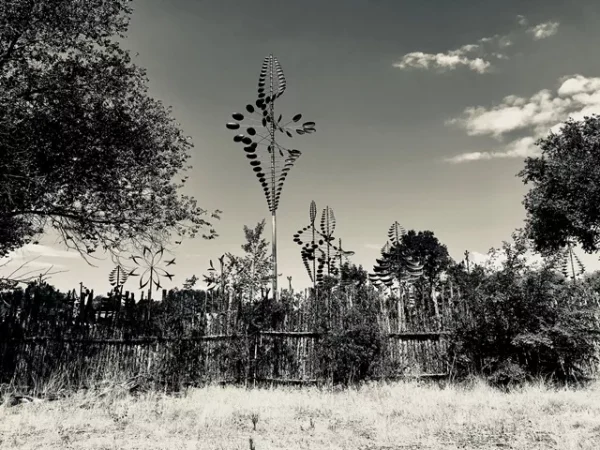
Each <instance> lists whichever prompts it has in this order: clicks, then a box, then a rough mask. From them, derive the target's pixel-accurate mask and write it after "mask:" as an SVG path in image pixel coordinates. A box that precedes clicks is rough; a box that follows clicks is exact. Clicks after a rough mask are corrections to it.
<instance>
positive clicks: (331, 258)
mask: <svg viewBox="0 0 600 450" xmlns="http://www.w3.org/2000/svg"><path fill="white" fill-rule="evenodd" d="M309 215H310V223H309V224H308V225H307V226H305V227H304V228H302V229H301V230H299V231H298V232H297V233H296V234H294V242H295V243H297V244H298V245H300V246H302V249H301V250H300V255H301V256H302V262H303V263H304V267H305V268H306V271H307V272H308V276H309V277H310V279H311V281H312V282H313V287H316V285H317V284H321V283H322V282H323V277H324V275H325V272H327V275H328V276H335V275H338V274H339V273H340V271H341V265H342V264H343V259H344V258H348V257H349V256H352V255H353V254H354V252H351V251H345V250H343V249H342V248H341V241H340V246H339V247H336V246H335V245H334V244H333V241H334V240H335V238H334V237H333V232H334V231H335V225H336V220H335V214H334V213H333V209H331V208H330V207H329V206H327V207H325V209H324V210H323V213H322V214H321V223H320V227H319V228H320V229H317V227H316V225H315V221H316V218H317V205H316V203H315V202H314V201H313V202H311V204H310V211H309ZM307 231H310V237H309V238H308V239H310V241H307V242H304V241H303V240H302V234H303V233H306V232H307ZM336 260H338V261H339V263H340V267H336V266H335V263H336Z"/></svg>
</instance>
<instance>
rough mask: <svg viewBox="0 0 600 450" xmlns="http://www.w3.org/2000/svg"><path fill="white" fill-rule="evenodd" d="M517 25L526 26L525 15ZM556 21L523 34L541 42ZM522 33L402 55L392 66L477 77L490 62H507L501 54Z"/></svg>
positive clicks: (519, 19)
mask: <svg viewBox="0 0 600 450" xmlns="http://www.w3.org/2000/svg"><path fill="white" fill-rule="evenodd" d="M517 22H518V23H519V25H521V27H524V26H527V19H526V18H525V17H524V16H517ZM558 25H559V23H558V22H546V23H541V24H539V25H536V26H534V27H532V28H530V29H527V30H526V32H527V33H529V34H532V35H533V39H534V40H539V39H544V38H547V37H549V36H552V35H553V34H556V33H557V31H558ZM523 33H524V32H523V31H522V30H517V31H513V32H511V33H509V34H506V35H497V34H496V35H494V36H490V37H484V38H481V39H479V40H478V41H477V42H476V43H475V44H467V45H463V46H462V47H459V48H457V49H455V50H449V51H446V52H439V53H425V52H422V51H416V52H410V53H407V54H405V55H404V56H403V57H402V59H401V60H400V61H399V62H397V63H394V64H393V67H396V68H399V69H403V70H405V69H420V70H428V69H433V70H437V71H438V72H446V71H450V70H455V69H457V68H459V67H466V68H468V69H469V70H472V71H473V72H477V73H479V74H484V73H488V72H490V71H491V70H492V68H493V64H492V62H491V60H492V59H493V60H502V59H508V58H509V57H508V56H507V55H506V54H504V53H502V51H504V50H505V49H506V48H508V47H510V46H512V45H513V44H514V43H515V40H518V38H519V37H520V35H522V34H523Z"/></svg>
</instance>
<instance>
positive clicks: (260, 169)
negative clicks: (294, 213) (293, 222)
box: [226, 55, 316, 299]
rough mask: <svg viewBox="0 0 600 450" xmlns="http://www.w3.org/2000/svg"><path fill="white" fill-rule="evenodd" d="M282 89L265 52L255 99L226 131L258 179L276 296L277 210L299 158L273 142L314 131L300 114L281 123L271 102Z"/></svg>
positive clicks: (278, 71)
mask: <svg viewBox="0 0 600 450" xmlns="http://www.w3.org/2000/svg"><path fill="white" fill-rule="evenodd" d="M285 88H286V80H285V76H284V75H283V70H282V68H281V65H280V64H279V61H278V60H277V58H275V57H274V56H273V55H269V56H268V57H266V58H265V59H264V61H263V64H262V67H261V70H260V76H259V79H258V99H257V100H256V102H255V103H254V104H248V105H246V113H240V112H236V113H234V114H233V115H232V118H233V121H232V122H228V123H227V125H226V127H227V128H228V129H229V130H233V131H236V132H238V134H236V135H235V136H234V137H233V140H234V142H237V143H240V144H242V145H243V148H244V152H245V154H246V158H247V159H248V161H249V162H250V166H252V170H253V171H254V173H255V174H256V177H257V178H258V181H259V182H260V184H261V186H262V188H263V191H264V193H265V197H266V199H267V205H268V206H269V211H270V212H271V215H272V219H273V242H272V245H273V273H274V276H273V295H274V298H275V299H276V298H277V232H276V228H277V219H276V217H277V215H276V213H277V209H278V207H279V200H280V198H281V191H282V189H283V184H284V182H285V179H286V177H287V174H288V173H289V171H290V170H291V168H292V167H293V166H294V164H295V162H296V160H297V159H298V158H299V157H300V154H301V153H300V151H299V150H295V149H288V148H285V147H283V146H282V145H280V144H279V143H278V142H277V139H276V138H277V135H278V134H285V135H286V136H287V137H289V138H291V137H293V136H294V133H295V134H297V135H302V134H310V133H313V132H314V131H316V130H315V123H314V122H303V123H301V122H300V120H301V119H302V114H296V115H294V116H293V117H292V119H291V120H289V121H287V122H284V121H283V116H281V115H279V116H277V115H276V114H275V101H276V100H277V99H278V98H279V97H281V95H282V94H283V93H284V91H285Z"/></svg>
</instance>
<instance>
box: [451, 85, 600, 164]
mask: <svg viewBox="0 0 600 450" xmlns="http://www.w3.org/2000/svg"><path fill="white" fill-rule="evenodd" d="M599 112H600V77H596V78H593V77H592V78H588V77H585V76H583V75H571V76H568V77H563V78H561V79H559V87H558V89H557V90H556V92H555V93H553V92H552V91H550V90H548V89H543V90H541V91H539V92H537V93H535V94H534V95H532V96H531V97H529V98H524V97H517V96H515V95H509V96H507V97H505V98H504V99H503V100H502V102H501V103H500V104H498V105H495V106H492V107H490V108H486V107H483V106H475V107H469V108H466V109H465V110H464V112H463V114H462V115H461V116H460V117H458V118H454V119H451V120H448V121H447V122H446V124H447V125H454V126H458V127H460V128H462V129H464V130H465V131H466V132H467V134H468V135H469V136H490V137H492V138H494V139H496V140H498V141H502V140H503V138H504V136H505V135H506V134H508V133H514V132H527V133H528V136H526V137H522V138H520V139H517V140H514V141H512V142H509V143H508V144H506V145H505V146H504V148H503V149H502V150H494V151H489V152H472V153H463V154H460V155H456V156H453V157H451V158H448V159H446V161H448V162H453V163H460V162H468V161H476V160H485V159H494V158H516V157H527V156H535V155H537V154H538V150H537V149H536V148H535V146H534V142H535V141H537V140H538V139H539V138H541V137H544V136H546V135H547V134H549V133H550V132H553V133H557V132H558V131H559V130H560V128H561V127H562V124H563V123H564V121H566V120H567V119H568V118H572V119H573V120H581V119H583V117H585V116H591V115H592V114H594V113H599Z"/></svg>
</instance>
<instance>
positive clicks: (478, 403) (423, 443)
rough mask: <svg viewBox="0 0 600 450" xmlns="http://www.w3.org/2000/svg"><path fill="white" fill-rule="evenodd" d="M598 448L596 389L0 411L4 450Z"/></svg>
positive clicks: (219, 394)
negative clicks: (252, 445) (252, 447)
mask: <svg viewBox="0 0 600 450" xmlns="http://www.w3.org/2000/svg"><path fill="white" fill-rule="evenodd" d="M249 438H252V440H253V443H254V445H255V448H256V450H267V449H286V450H289V449H311V450H318V449H342V448H343V449H444V450H447V449H448V450H450V449H459V448H460V449H475V448H478V449H498V448H505V449H527V450H531V449H560V450H570V449H589V450H592V449H594V450H595V449H598V448H600V383H599V384H596V385H594V386H592V387H590V388H587V389H585V390H569V389H561V390H554V389H551V388H547V387H545V386H544V385H543V384H542V383H540V384H537V385H531V386H528V387H527V388H524V389H520V390H516V391H513V392H510V393H501V392H498V391H494V390H492V389H490V388H488V387H486V386H485V385H483V384H482V383H475V385H474V386H472V387H471V388H469V389H466V388H463V387H458V386H450V387H446V388H444V389H441V388H440V387H437V386H434V385H419V384H418V383H416V382H410V383H408V382H407V383H394V384H377V385H376V384H373V385H367V386H364V387H362V388H360V389H351V390H347V391H341V392H328V391H320V390H318V389H316V388H307V389H284V388H277V389H270V390H265V389H260V390H248V391H247V390H244V389H241V388H233V387H225V388H221V387H209V388H204V389H192V390H189V391H188V392H187V393H186V395H184V396H182V397H180V398H176V397H166V396H164V395H162V394H160V393H148V394H143V395H141V396H139V397H137V398H136V397H132V396H130V395H126V394H124V393H123V391H119V390H114V391H112V392H110V393H109V394H108V395H104V396H101V397H100V398H98V397H97V396H96V395H95V394H92V393H90V392H87V393H78V394H75V395H73V396H70V397H68V398H65V399H61V400H59V401H53V402H39V403H38V402H33V403H28V404H21V405H18V406H14V407H8V406H6V405H5V406H2V407H0V440H1V441H0V448H2V449H6V450H9V449H36V450H37V449H128V450H131V449H144V450H151V449H211V450H220V449H224V450H233V449H248V448H249Z"/></svg>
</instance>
